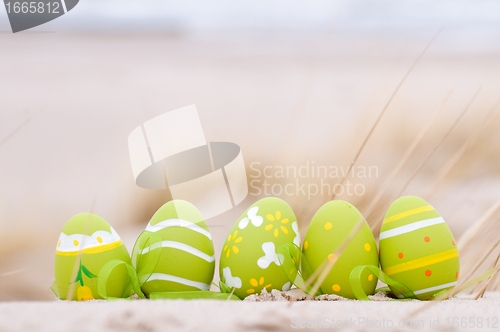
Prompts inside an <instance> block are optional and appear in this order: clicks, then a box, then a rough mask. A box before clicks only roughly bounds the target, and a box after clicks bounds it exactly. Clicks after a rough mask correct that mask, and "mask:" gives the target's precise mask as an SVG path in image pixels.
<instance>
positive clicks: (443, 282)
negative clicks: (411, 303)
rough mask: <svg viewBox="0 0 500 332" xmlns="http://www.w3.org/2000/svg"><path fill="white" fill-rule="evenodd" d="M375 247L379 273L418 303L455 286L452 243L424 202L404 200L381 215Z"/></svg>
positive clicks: (455, 255)
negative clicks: (380, 268) (403, 285)
mask: <svg viewBox="0 0 500 332" xmlns="http://www.w3.org/2000/svg"><path fill="white" fill-rule="evenodd" d="M379 243H380V262H381V265H382V270H383V271H384V272H385V273H386V274H387V275H388V276H390V277H391V278H393V279H394V280H396V281H399V282H401V283H403V284H405V285H406V286H408V288H410V289H411V290H412V291H413V293H414V294H415V295H416V296H417V298H419V299H420V300H426V299H429V298H431V297H432V296H433V295H434V294H436V293H438V292H441V291H443V290H448V289H451V288H453V287H454V286H455V285H456V284H457V280H458V275H459V270H460V260H459V257H458V249H457V246H456V242H455V239H454V238H453V234H452V233H451V231H450V229H449V228H448V225H446V222H445V221H444V219H443V218H442V217H441V216H440V215H439V213H437V211H436V210H434V208H433V207H432V206H431V205H429V203H427V202H426V201H425V200H423V199H421V198H419V197H415V196H405V197H401V198H399V199H397V200H396V201H394V203H392V205H391V206H390V207H389V210H388V211H387V213H386V215H385V219H384V222H383V224H382V229H381V232H380V242H379ZM392 290H393V292H394V293H395V294H396V295H400V293H399V291H398V290H396V289H392Z"/></svg>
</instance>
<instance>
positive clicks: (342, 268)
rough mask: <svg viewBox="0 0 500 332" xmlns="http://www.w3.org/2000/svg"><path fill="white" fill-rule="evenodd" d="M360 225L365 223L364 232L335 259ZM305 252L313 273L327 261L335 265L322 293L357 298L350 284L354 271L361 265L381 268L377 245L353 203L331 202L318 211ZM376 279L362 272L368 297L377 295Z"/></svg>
mask: <svg viewBox="0 0 500 332" xmlns="http://www.w3.org/2000/svg"><path fill="white" fill-rule="evenodd" d="M358 222H361V223H363V225H362V227H361V230H360V231H358V233H357V234H356V235H355V236H354V237H353V238H352V239H351V241H350V242H349V244H348V245H347V246H346V247H345V249H344V250H343V251H342V253H341V254H340V256H339V257H336V256H335V251H336V250H337V248H339V246H340V245H341V244H342V243H343V242H344V240H345V239H346V238H347V237H348V236H349V234H350V233H351V231H352V230H353V229H354V228H355V227H356V225H357V223H358ZM302 251H303V253H304V256H305V258H306V259H307V261H308V263H309V265H310V267H311V269H312V271H315V270H317V269H318V268H319V267H320V266H321V265H322V264H323V263H324V262H325V261H326V260H330V261H331V262H334V263H335V265H334V266H333V268H332V270H331V271H330V273H329V274H328V276H327V277H326V279H325V280H324V281H323V283H322V284H321V291H322V293H324V294H336V295H339V296H342V297H346V298H350V299H355V296H354V293H353V292H352V289H351V286H350V282H349V277H350V275H351V272H352V270H353V269H354V268H355V267H356V266H359V265H375V266H377V267H378V264H379V257H378V253H377V244H376V243H375V238H374V237H373V233H372V232H371V230H370V227H369V226H368V224H367V223H366V221H365V219H364V218H363V215H362V214H361V213H360V212H359V211H358V209H356V208H355V207H354V206H353V205H352V204H349V203H348V202H345V201H341V200H334V201H330V202H328V203H326V204H324V205H323V206H322V207H321V208H320V209H319V210H318V211H317V212H316V214H315V215H314V217H313V218H312V220H311V223H310V224H309V227H308V229H307V233H306V236H305V238H304V246H303V249H302ZM377 280H378V279H377V278H376V276H374V275H373V274H372V273H371V272H370V271H369V270H368V269H365V270H364V271H363V273H362V274H361V284H362V287H363V290H364V291H365V293H366V294H373V293H374V291H375V287H376V286H377Z"/></svg>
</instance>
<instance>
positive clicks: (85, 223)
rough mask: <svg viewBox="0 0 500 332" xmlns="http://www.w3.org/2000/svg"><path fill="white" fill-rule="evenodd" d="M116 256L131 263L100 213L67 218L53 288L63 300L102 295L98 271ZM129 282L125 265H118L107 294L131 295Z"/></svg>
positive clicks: (92, 297)
mask: <svg viewBox="0 0 500 332" xmlns="http://www.w3.org/2000/svg"><path fill="white" fill-rule="evenodd" d="M113 259H119V260H122V261H124V262H126V263H129V264H130V256H129V253H128V251H127V248H125V245H124V244H123V241H122V240H121V238H120V236H119V235H118V234H117V233H116V231H115V230H114V229H113V227H111V225H109V224H108V223H107V222H106V220H104V219H103V218H101V217H99V216H98V215H95V214H92V213H80V214H77V215H75V216H73V217H72V218H70V219H69V220H68V221H67V222H66V224H65V225H64V227H63V229H62V232H61V234H60V235H59V239H58V241H57V246H56V256H55V260H54V276H55V281H54V283H53V284H52V287H51V288H52V290H53V291H54V293H55V294H56V295H57V296H58V297H59V298H60V299H62V300H66V299H67V298H71V299H72V300H92V299H102V297H101V296H100V295H99V294H98V293H97V275H98V274H99V271H100V270H101V268H102V267H103V266H104V265H105V264H106V263H108V262H109V261H111V260H113ZM129 283H130V278H129V277H128V273H127V269H126V267H125V265H124V264H122V265H120V266H118V267H116V268H115V269H114V270H113V271H112V272H111V274H110V276H109V278H108V283H107V286H106V290H107V295H108V296H110V297H127V296H129V295H130V294H125V291H126V289H127V286H128V285H129ZM70 293H71V294H70Z"/></svg>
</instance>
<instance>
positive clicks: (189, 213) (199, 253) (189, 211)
mask: <svg viewBox="0 0 500 332" xmlns="http://www.w3.org/2000/svg"><path fill="white" fill-rule="evenodd" d="M146 231H149V232H152V233H156V234H157V235H159V237H160V238H161V242H159V243H155V244H150V245H148V244H147V243H146V244H145V245H146V246H145V247H143V248H140V255H141V258H140V263H139V266H138V270H139V271H140V270H141V269H142V267H143V264H149V263H150V260H156V261H155V264H154V265H155V266H156V267H155V268H154V269H153V271H151V273H148V274H147V281H145V280H142V276H141V275H140V276H139V281H140V283H141V284H142V283H143V282H144V284H142V287H141V289H142V291H143V292H144V294H145V295H146V296H149V295H150V294H151V293H153V292H180V291H199V290H203V291H206V290H209V289H210V284H211V282H212V279H213V276H214V270H215V256H214V245H213V242H212V236H211V234H210V231H209V229H208V226H207V223H206V222H205V219H204V218H203V216H202V214H201V213H200V211H199V210H198V209H197V208H196V207H195V206H194V205H193V204H191V203H189V202H187V201H183V200H173V201H170V202H168V203H165V204H164V205H163V206H162V207H160V208H159V209H158V211H157V212H156V213H155V214H154V215H153V217H152V218H151V220H150V222H149V223H148V225H147V227H146ZM157 250H159V251H160V253H159V255H157V252H156V251H157Z"/></svg>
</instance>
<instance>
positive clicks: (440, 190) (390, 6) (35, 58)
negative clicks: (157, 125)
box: [0, 0, 500, 301]
mask: <svg viewBox="0 0 500 332" xmlns="http://www.w3.org/2000/svg"><path fill="white" fill-rule="evenodd" d="M443 27H444V30H443V31H442V32H441V33H440V34H439V35H438V36H437V38H436V39H435V41H434V42H433V43H432V45H431V46H430V47H429V49H428V50H427V52H426V53H425V55H424V56H423V57H422V59H421V60H420V61H419V62H418V64H417V65H416V66H415V68H414V69H413V71H412V72H411V74H410V75H409V77H408V79H407V80H406V81H405V82H404V84H403V85H402V87H401V89H400V90H399V91H398V93H397V94H396V96H395V98H394V99H393V101H392V102H391V104H390V106H389V108H388V109H387V111H386V113H385V114H384V116H383V117H382V119H381V121H380V123H379V125H378V126H377V127H376V128H375V131H374V133H373V135H372V137H371V138H370V140H369V141H368V143H367V145H366V148H365V150H364V151H363V153H362V154H361V155H360V158H359V160H358V162H357V165H360V166H365V167H369V166H375V167H377V169H378V173H377V175H378V176H375V177H371V178H353V179H349V180H350V181H351V183H359V184H362V185H363V187H364V188H365V189H366V190H365V191H364V192H363V194H362V195H351V196H350V195H341V196H338V197H337V198H339V199H344V200H347V201H349V202H351V203H353V204H354V205H356V206H357V207H358V208H359V209H360V211H362V212H363V213H366V212H367V210H369V206H370V203H371V202H373V198H374V197H376V195H377V192H378V191H379V189H380V188H383V184H384V182H385V181H386V179H387V178H388V177H389V175H390V174H391V172H392V171H393V170H394V168H395V167H396V165H397V164H398V161H399V160H400V158H401V157H402V156H404V154H405V152H406V151H408V150H407V149H408V147H409V146H410V145H411V144H412V142H413V141H414V139H415V137H417V135H418V133H419V132H420V131H421V130H422V128H424V127H425V126H426V124H427V123H429V120H430V119H431V117H432V116H433V114H434V113H435V111H436V109H438V108H439V107H440V105H441V107H440V108H439V113H438V114H437V116H436V118H435V120H434V121H432V123H431V124H430V127H429V130H428V131H427V132H426V133H425V135H424V136H423V138H422V140H421V141H420V142H419V144H418V145H417V146H416V148H415V149H414V151H412V153H411V154H410V156H409V158H408V159H407V160H406V162H405V163H404V165H403V167H402V168H401V171H400V172H398V174H397V175H396V176H395V177H394V180H393V181H392V182H391V183H390V185H389V186H388V187H387V189H386V190H384V191H383V193H382V196H381V197H382V198H381V199H380V200H379V201H378V202H377V204H376V205H375V209H372V210H373V211H372V213H370V214H369V215H366V214H365V217H367V221H368V222H369V223H370V224H373V223H375V222H376V220H378V219H380V218H382V217H383V214H384V213H385V210H386V209H387V208H388V206H389V205H390V203H391V201H392V200H394V198H395V197H394V195H397V194H398V193H399V192H400V191H401V189H402V188H403V187H404V186H405V183H407V182H408V180H409V179H410V178H412V174H414V173H415V171H416V170H417V169H419V168H420V164H421V162H422V161H425V160H426V159H427V156H429V157H430V158H429V160H428V162H426V163H425V165H422V166H423V167H422V168H421V170H420V171H419V172H418V174H415V176H414V178H413V180H412V181H411V182H409V185H408V187H407V188H406V190H404V192H403V194H412V195H424V196H425V195H426V193H427V192H428V191H429V188H432V189H433V193H432V195H426V196H425V198H426V199H428V201H429V202H430V204H432V205H433V206H434V207H435V208H436V209H437V210H438V211H439V212H440V213H441V215H442V216H443V217H444V218H445V220H447V222H448V225H449V226H450V228H451V230H452V232H453V233H454V235H455V237H457V238H458V237H460V235H461V234H463V233H464V232H465V230H466V229H467V228H468V227H470V225H471V224H473V223H474V222H475V221H476V220H478V219H479V218H480V217H481V216H483V215H484V214H485V212H486V211H487V210H488V209H490V208H491V206H493V205H494V204H495V203H496V202H497V201H498V199H499V197H500V195H499V189H498V188H500V167H499V166H500V158H499V153H500V132H499V131H498V130H497V128H498V126H499V125H500V117H499V116H498V114H497V113H494V111H495V110H496V108H498V106H499V102H500V99H499V97H500V95H499V91H500V85H499V81H498V77H500V61H498V59H499V56H500V42H499V40H500V3H499V2H497V1H435V0H433V1H405V2H397V1H368V0H364V1H347V0H342V1H335V2H333V1H327V0H316V1H299V0H287V1H284V0H279V1H272V2H269V1H260V0H259V1H251V2H248V1H240V0H238V1H234V0H231V1H229V0H224V1H210V2H208V1H201V0H182V1H170V0H164V1H153V0H143V1H126V0H120V1H118V0H82V1H80V3H79V4H78V5H77V6H76V7H75V8H74V9H73V10H72V11H71V12H69V13H68V14H66V15H64V16H62V17H60V18H58V19H56V20H54V21H52V22H49V23H47V24H44V25H42V26H39V27H36V28H34V29H30V30H27V31H24V32H20V33H16V34H12V32H11V30H10V26H9V23H8V18H7V14H6V12H5V11H4V10H3V9H2V10H0V43H1V51H0V75H1V76H0V77H1V79H0V91H1V92H2V93H1V104H0V300H5V301H13V300H52V299H54V295H53V294H52V292H51V291H50V289H49V286H50V284H51V283H52V281H53V259H54V254H55V252H54V251H55V250H54V249H55V245H56V242H57V239H58V236H59V233H60V231H61V229H62V227H63V225H64V223H65V222H66V221H67V220H68V219H69V218H70V217H71V216H73V215H75V214H77V213H80V212H86V211H89V210H90V208H91V204H92V201H93V200H95V202H96V204H95V210H94V212H95V213H96V214H98V215H100V216H102V217H103V218H104V219H106V220H107V221H108V222H109V223H110V224H111V225H112V226H113V227H114V228H115V229H116V231H117V232H118V233H119V234H120V235H121V236H122V238H123V239H124V241H125V243H126V245H127V248H128V249H129V250H131V249H132V245H133V243H134V240H135V238H136V237H137V236H138V235H139V233H140V232H141V231H142V230H143V229H144V228H145V226H146V224H147V222H148V221H149V218H151V216H152V215H153V214H154V212H155V211H156V210H157V209H158V208H159V207H160V206H161V205H162V204H163V203H165V202H167V201H168V200H169V199H170V194H169V192H168V191H161V190H147V189H142V188H139V187H137V186H136V185H135V183H134V178H133V175H132V170H131V167H130V160H129V155H128V146H127V138H128V135H129V133H130V132H131V131H132V130H133V129H134V128H136V127H137V126H138V125H139V124H141V123H143V122H145V121H146V120H149V119H151V118H153V117H155V116H157V115H160V114H162V113H164V112H167V111H170V110H174V109H176V108H179V107H182V106H186V105H190V104H196V106H197V108H198V113H199V116H200V119H201V122H202V124H203V129H204V131H205V135H206V138H207V140H208V141H228V142H234V143H237V144H238V145H240V147H241V149H242V152H243V158H244V160H245V164H246V166H247V173H248V176H249V180H252V179H254V178H250V176H256V173H255V172H253V171H252V170H251V168H250V165H251V164H252V163H254V162H258V163H260V165H261V166H260V168H261V169H262V168H263V167H265V166H267V165H270V166H277V165H279V166H285V167H286V166H296V167H300V166H302V165H305V164H306V163H307V162H309V163H312V162H314V163H315V165H325V166H328V167H329V166H338V167H344V168H346V167H347V166H348V165H349V164H350V162H351V161H352V159H353V158H354V156H355V155H356V153H357V151H358V150H359V148H360V146H361V144H362V142H363V140H364V139H365V137H366V135H367V134H368V132H369V131H370V129H371V128H372V126H373V124H374V123H375V121H376V119H377V117H378V116H379V114H380V112H381V111H382V110H383V108H384V106H385V105H386V103H387V101H388V100H389V98H390V97H391V95H392V94H393V92H394V91H395V89H396V87H397V86H398V84H399V82H400V81H401V79H402V78H403V76H404V75H405V74H406V73H407V71H408V70H409V68H410V67H411V66H412V64H413V63H414V62H415V60H416V59H417V57H418V56H419V54H420V53H421V52H422V51H423V50H424V48H425V47H426V45H427V44H428V43H429V42H430V41H431V39H432V38H433V36H435V35H436V33H437V32H438V31H439V30H440V29H442V28H443ZM479 87H482V88H481V90H480V91H479V93H478V95H477V98H476V99H475V100H474V101H473V103H472V104H471V106H470V108H469V109H468V111H467V113H465V115H464V116H463V118H462V119H461V121H460V122H459V123H458V124H457V126H456V127H454V128H453V131H451V133H450V134H449V135H447V132H448V131H449V129H450V128H451V127H452V125H453V123H454V122H455V120H457V118H458V117H459V115H460V113H461V112H462V111H463V110H464V109H465V108H466V106H467V105H468V104H469V103H470V101H471V99H472V98H473V96H474V94H475V92H476V91H477V90H478V88H479ZM447 96H449V98H446V97H447ZM443 101H445V102H444V103H443ZM492 112H493V113H492ZM487 116H489V118H487V119H488V121H486V122H485V118H486V117H487ZM444 137H446V139H445V140H444V141H443V143H442V144H438V143H440V141H441V140H442V139H443V138H444ZM434 149H435V153H433V154H432V156H430V155H429V152H431V151H433V150H434ZM461 150H463V151H464V153H463V154H462V155H457V153H458V152H459V151H461ZM457 156H458V157H460V158H458V159H457V162H456V163H454V164H453V165H452V166H453V167H447V166H446V165H447V163H448V162H449V161H450V160H453V159H454V158H456V157H457ZM448 165H449V164H448ZM444 167H447V168H446V169H445V171H446V172H445V174H444V177H442V176H440V172H442V171H443V168H444ZM448 168H449V171H448ZM261 180H264V178H262V179H261ZM340 180H341V179H340V178H333V179H324V181H327V182H328V183H330V184H331V185H332V186H333V185H334V184H335V183H338V182H340ZM270 181H275V182H279V183H282V184H286V183H288V182H291V183H295V181H296V179H295V178H292V179H290V178H288V179H278V180H277V179H271V180H270ZM301 181H303V182H302V183H306V185H307V183H318V181H319V179H317V178H316V179H301ZM250 192H251V193H252V192H253V193H254V192H255V190H253V189H251V190H250ZM263 196H264V195H263V194H261V195H260V196H255V195H249V196H248V197H247V198H246V200H245V201H243V202H242V203H241V204H239V205H238V206H237V207H235V208H234V209H232V210H230V211H228V212H226V213H224V214H222V215H219V216H217V217H214V218H212V219H210V220H208V224H209V225H210V230H211V232H212V233H213V237H214V245H215V248H216V257H218V256H219V254H220V250H221V246H222V243H223V239H224V238H225V236H226V235H227V233H228V232H229V229H230V228H231V226H232V225H233V224H234V222H235V221H236V220H237V219H238V217H239V216H240V215H241V214H242V213H243V212H244V211H245V210H246V209H247V208H248V206H250V205H251V204H252V203H254V202H255V201H256V200H257V199H258V198H261V197H263ZM280 197H281V198H283V199H285V200H286V201H287V202H288V203H289V204H290V205H291V206H292V208H293V209H294V211H295V212H296V215H297V219H298V222H299V226H300V227H301V233H302V236H304V234H305V230H306V229H307V225H308V223H309V221H310V220H311V218H312V216H313V215H314V213H315V212H316V210H317V209H318V208H319V207H320V206H321V205H322V204H324V203H325V202H327V201H328V200H329V199H330V195H314V196H313V197H311V198H310V199H309V198H308V197H307V196H304V195H294V196H285V195H281V196H280ZM492 218H494V217H492ZM492 220H493V219H492ZM493 222H496V223H498V220H493ZM375 233H378V230H377V229H375ZM461 255H462V256H463V255H464V253H462V252H461ZM217 280H218V270H216V275H215V277H214V281H216V282H217Z"/></svg>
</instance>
